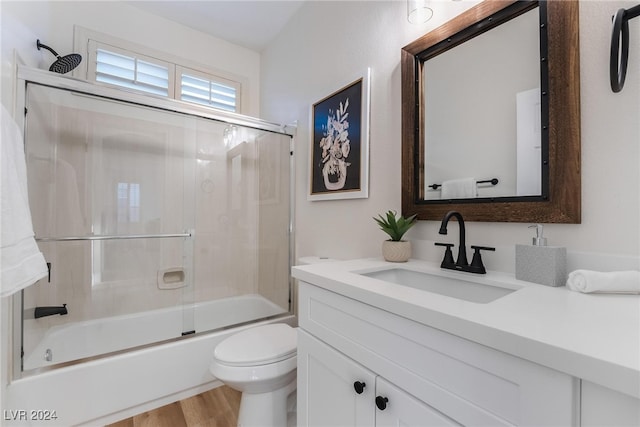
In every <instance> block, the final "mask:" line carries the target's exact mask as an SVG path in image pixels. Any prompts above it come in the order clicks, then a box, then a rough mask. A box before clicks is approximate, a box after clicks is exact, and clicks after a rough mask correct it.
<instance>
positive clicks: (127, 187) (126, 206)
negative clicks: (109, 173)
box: [118, 182, 140, 223]
mask: <svg viewBox="0 0 640 427" xmlns="http://www.w3.org/2000/svg"><path fill="white" fill-rule="evenodd" d="M139 221H140V184H138V183H136V182H131V183H129V182H119V183H118V222H119V223H127V222H139Z"/></svg>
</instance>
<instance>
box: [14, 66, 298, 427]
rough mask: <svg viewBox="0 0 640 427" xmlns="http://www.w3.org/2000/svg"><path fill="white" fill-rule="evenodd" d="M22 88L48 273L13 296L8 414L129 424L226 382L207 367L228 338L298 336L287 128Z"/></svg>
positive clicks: (65, 90) (123, 99)
mask: <svg viewBox="0 0 640 427" xmlns="http://www.w3.org/2000/svg"><path fill="white" fill-rule="evenodd" d="M18 78H19V80H20V81H19V83H21V84H20V85H19V87H24V88H25V92H24V93H23V94H21V96H19V105H18V110H17V111H22V110H23V108H22V107H24V111H25V112H26V114H25V117H24V123H23V125H24V133H25V154H26V160H27V175H28V187H29V203H30V206H31V210H32V216H33V223H34V231H35V234H36V240H37V242H38V245H39V247H40V249H41V251H42V252H43V254H44V255H45V259H46V260H47V263H48V266H49V276H48V277H46V278H44V279H41V280H40V281H39V282H37V283H36V284H35V285H33V286H31V287H29V288H27V289H25V290H24V291H23V292H22V293H21V294H20V295H17V296H16V297H14V301H13V328H14V331H13V344H12V349H13V351H12V359H13V360H12V366H13V370H12V375H11V377H12V378H11V381H10V384H9V386H8V388H7V395H6V397H5V403H6V405H7V407H8V408H9V409H25V408H28V409H30V410H43V411H55V419H50V420H39V424H38V425H40V423H42V424H44V425H46V424H47V422H49V423H50V425H61V424H64V425H95V424H105V423H109V422H113V421H117V420H118V419H121V418H124V417H127V416H130V415H132V414H134V413H137V412H141V411H144V410H147V409H150V408H153V407H157V406H159V405H162V404H166V403H169V402H172V401H175V400H178V399H181V398H184V397H187V396H190V395H193V394H197V393H199V392H201V391H205V390H208V389H210V388H212V387H215V386H216V385H219V381H217V379H215V378H214V377H213V376H212V375H211V374H210V373H209V370H208V368H209V364H210V363H211V356H212V352H213V349H214V347H215V346H216V345H217V343H219V342H221V341H222V340H223V339H224V338H225V337H227V336H229V335H230V334H232V333H235V332H237V331H240V330H243V329H246V328H249V327H252V326H254V325H259V324H265V323H273V322H284V323H289V324H293V323H294V317H293V314H292V307H291V277H290V274H289V270H290V266H291V257H292V255H291V249H290V248H291V239H292V236H291V229H292V226H291V213H292V208H291V193H292V184H291V171H292V167H291V165H292V160H291V159H292V134H291V133H290V132H289V131H287V130H286V129H285V128H284V127H281V126H278V125H274V124H270V123H267V122H264V121H262V120H258V119H252V118H248V117H245V116H241V115H237V114H233V113H225V112H218V111H215V110H212V109H210V108H206V107H200V106H197V105H190V104H186V103H182V102H177V101H171V100H166V99H160V98H154V97H149V96H144V95H138V94H133V93H127V92H123V91H119V90H115V89H111V88H107V87H102V86H96V85H92V84H89V83H85V82H81V81H77V80H73V79H68V78H64V77H60V76H56V75H52V74H51V73H47V72H43V71H39V70H32V69H28V68H20V69H19V72H18ZM194 90H195V89H194ZM31 421H33V420H25V424H29V422H31Z"/></svg>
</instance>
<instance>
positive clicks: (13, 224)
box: [0, 106, 47, 297]
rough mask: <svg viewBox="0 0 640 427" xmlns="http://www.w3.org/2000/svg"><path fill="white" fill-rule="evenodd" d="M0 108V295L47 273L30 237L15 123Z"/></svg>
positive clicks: (23, 166)
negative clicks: (0, 149)
mask: <svg viewBox="0 0 640 427" xmlns="http://www.w3.org/2000/svg"><path fill="white" fill-rule="evenodd" d="M1 108H2V118H1V119H2V120H1V125H2V126H1V127H2V132H1V137H0V146H2V151H1V152H2V158H1V162H2V189H1V191H2V193H1V195H0V203H1V207H0V210H1V214H2V221H1V223H2V225H1V226H2V232H1V238H2V246H1V247H0V253H1V262H2V264H0V265H1V268H0V296H2V297H4V296H8V295H11V294H13V293H15V292H17V291H19V290H20V289H23V288H25V287H27V286H29V285H32V284H33V283H35V282H36V281H38V280H39V279H41V278H43V277H45V276H46V275H47V264H46V262H45V260H44V256H43V255H42V253H41V252H40V249H39V248H38V245H36V241H35V239H34V234H33V224H32V222H31V211H30V210H29V198H28V196H27V167H26V163H25V158H24V143H23V140H22V134H21V133H20V129H19V128H18V125H17V124H16V122H14V121H13V118H12V117H11V115H10V114H9V112H8V111H7V110H6V108H5V107H4V106H1Z"/></svg>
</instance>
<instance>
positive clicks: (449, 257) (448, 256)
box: [435, 242, 456, 268]
mask: <svg viewBox="0 0 640 427" xmlns="http://www.w3.org/2000/svg"><path fill="white" fill-rule="evenodd" d="M435 245H436V246H445V247H446V248H447V249H446V250H445V251H444V258H443V259H442V264H440V267H442V268H447V267H448V266H453V265H455V264H456V263H455V261H454V260H453V253H452V252H451V248H452V247H453V243H439V242H435Z"/></svg>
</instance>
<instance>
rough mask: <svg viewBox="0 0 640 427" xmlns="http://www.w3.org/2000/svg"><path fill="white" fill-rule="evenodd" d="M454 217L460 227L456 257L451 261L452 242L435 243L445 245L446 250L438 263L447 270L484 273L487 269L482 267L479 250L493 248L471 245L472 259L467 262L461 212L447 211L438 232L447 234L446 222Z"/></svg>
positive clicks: (492, 249)
mask: <svg viewBox="0 0 640 427" xmlns="http://www.w3.org/2000/svg"><path fill="white" fill-rule="evenodd" d="M452 216H453V217H455V218H456V219H457V220H458V226H459V227H460V243H459V246H458V259H457V260H456V261H455V262H454V261H453V254H452V253H451V248H452V247H453V243H436V246H446V248H447V249H446V250H445V253H444V259H443V260H442V264H440V267H441V268H447V269H449V270H458V271H466V272H468V273H478V274H485V273H486V272H487V270H486V269H485V268H484V265H483V264H482V257H481V256H480V251H481V250H486V251H495V250H496V249H495V248H489V247H487V246H471V249H473V250H474V252H473V259H472V260H471V265H469V263H468V262H467V246H466V244H465V229H464V219H463V218H462V214H460V212H456V211H449V212H447V213H446V214H445V216H444V217H443V218H442V223H440V231H438V233H439V234H447V224H448V223H449V220H450V219H451V217H452Z"/></svg>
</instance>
